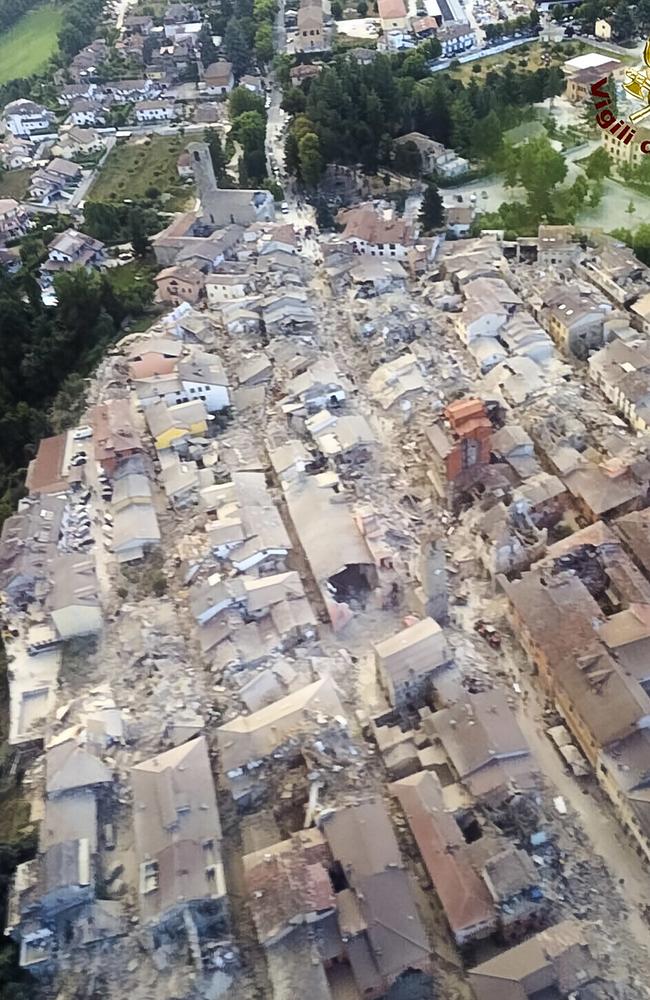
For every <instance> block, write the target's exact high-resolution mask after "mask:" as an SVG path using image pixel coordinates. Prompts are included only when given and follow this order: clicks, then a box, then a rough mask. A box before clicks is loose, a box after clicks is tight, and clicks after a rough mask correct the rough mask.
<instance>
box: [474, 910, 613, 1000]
mask: <svg viewBox="0 0 650 1000" xmlns="http://www.w3.org/2000/svg"><path fill="white" fill-rule="evenodd" d="M595 975H596V968H595V964H594V962H593V959H592V957H591V954H590V952H589V948H588V946H587V941H586V938H585V934H584V931H583V929H582V927H581V926H580V922H579V921H577V920H564V921H563V922H562V923H561V924H556V925H555V926H553V927H549V928H547V929H546V930H544V931H541V932H540V933H539V934H536V935H535V937H533V938H530V940H529V941H524V942H523V943H522V944H519V945H517V946H516V947H515V948H510V949H509V951H505V952H503V953H502V954H500V955H497V956H496V957H495V958H490V959H488V960H487V961H486V962H483V963H482V964H481V965H477V966H475V968H473V969H471V970H470V973H469V978H470V982H471V985H472V989H473V991H474V995H475V996H476V998H477V1000H532V998H535V997H540V998H541V997H542V996H544V997H546V996H548V997H549V1000H550V998H551V997H558V998H559V997H561V996H569V995H571V996H577V995H578V994H577V993H574V992H573V991H575V990H578V989H579V988H580V987H582V986H585V984H586V983H588V982H589V981H590V980H592V979H593V978H594V977H595ZM585 996H586V994H585Z"/></svg>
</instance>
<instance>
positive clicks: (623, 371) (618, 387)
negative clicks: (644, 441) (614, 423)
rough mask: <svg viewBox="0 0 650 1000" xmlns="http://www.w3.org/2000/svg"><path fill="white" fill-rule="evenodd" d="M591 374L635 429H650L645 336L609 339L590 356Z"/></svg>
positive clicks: (649, 362)
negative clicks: (631, 338)
mask: <svg viewBox="0 0 650 1000" xmlns="http://www.w3.org/2000/svg"><path fill="white" fill-rule="evenodd" d="M589 374H590V376H591V378H592V379H593V380H594V382H596V384H597V385H598V386H600V388H601V390H602V392H603V393H604V395H605V396H607V398H608V399H609V400H610V401H611V402H612V403H613V404H614V406H615V407H616V409H617V410H618V411H619V413H621V414H623V416H624V417H625V419H626V420H627V421H628V422H629V424H630V425H631V426H632V427H633V428H634V429H635V430H636V431H640V432H642V433H643V432H645V431H647V430H648V429H650V347H649V345H648V341H647V340H646V339H645V338H642V337H640V336H639V337H638V339H636V340H631V341H622V340H612V341H610V343H609V344H606V345H605V347H603V348H601V350H600V351H596V352H595V353H594V354H592V355H591V357H590V358H589Z"/></svg>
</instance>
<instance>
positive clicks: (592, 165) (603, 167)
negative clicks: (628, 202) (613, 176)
mask: <svg viewBox="0 0 650 1000" xmlns="http://www.w3.org/2000/svg"><path fill="white" fill-rule="evenodd" d="M611 169H612V161H611V160H610V158H609V153H608V152H607V150H606V149H603V147H602V146H599V147H598V149H595V150H594V151H593V153H592V154H591V156H589V157H588V159H587V166H586V169H585V172H586V174H587V177H588V178H589V179H590V180H594V181H598V180H602V179H603V178H604V177H609V175H610V173H611Z"/></svg>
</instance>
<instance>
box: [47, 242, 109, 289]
mask: <svg viewBox="0 0 650 1000" xmlns="http://www.w3.org/2000/svg"><path fill="white" fill-rule="evenodd" d="M105 249H106V248H105V246H104V244H103V243H101V242H100V241H99V240H94V239H93V238H92V236H86V234H85V233H80V232H79V231H78V230H77V229H65V230H64V231H63V232H62V233H57V235H56V236H55V237H54V239H53V240H52V241H51V242H50V244H49V246H48V248H47V260H46V261H45V262H44V263H43V264H42V265H41V276H42V278H43V279H44V281H45V282H46V283H47V284H49V283H50V282H51V279H52V277H53V275H54V274H57V273H58V272H59V271H69V270H70V269H71V268H73V267H83V268H86V269H90V268H99V267H101V266H102V264H103V263H104V261H105V259H106V258H105Z"/></svg>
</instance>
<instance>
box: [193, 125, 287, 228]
mask: <svg viewBox="0 0 650 1000" xmlns="http://www.w3.org/2000/svg"><path fill="white" fill-rule="evenodd" d="M187 151H188V153H189V154H190V164H191V167H192V173H193V174H194V179H195V181H196V187H197V191H198V195H199V199H200V201H201V221H202V222H204V223H205V224H206V225H209V226H229V225H232V224H235V223H236V224H237V225H239V226H248V225H250V224H251V223H252V222H272V221H273V219H274V218H275V207H274V205H273V196H272V195H271V193H270V191H265V190H258V191H242V190H239V189H231V188H220V187H219V186H218V185H217V179H216V177H215V176H214V168H213V166H212V157H211V156H210V149H209V147H208V145H207V143H205V142H191V143H190V144H189V146H188V147H187Z"/></svg>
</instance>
